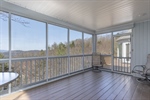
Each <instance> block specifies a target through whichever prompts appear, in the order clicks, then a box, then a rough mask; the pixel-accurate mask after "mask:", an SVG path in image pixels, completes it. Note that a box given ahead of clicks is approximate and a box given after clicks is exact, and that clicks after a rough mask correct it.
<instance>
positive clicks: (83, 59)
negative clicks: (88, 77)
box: [82, 32, 84, 70]
mask: <svg viewBox="0 0 150 100" xmlns="http://www.w3.org/2000/svg"><path fill="white" fill-rule="evenodd" d="M82 54H83V56H82V67H83V70H84V33H83V32H82Z"/></svg>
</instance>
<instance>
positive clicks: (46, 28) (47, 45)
mask: <svg viewBox="0 0 150 100" xmlns="http://www.w3.org/2000/svg"><path fill="white" fill-rule="evenodd" d="M46 81H48V23H46Z"/></svg>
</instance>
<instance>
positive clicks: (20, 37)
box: [0, 13, 91, 51]
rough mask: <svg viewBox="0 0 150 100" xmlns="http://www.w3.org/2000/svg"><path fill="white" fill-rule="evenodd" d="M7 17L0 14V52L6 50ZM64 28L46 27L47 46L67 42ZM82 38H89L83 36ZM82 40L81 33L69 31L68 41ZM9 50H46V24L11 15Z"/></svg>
mask: <svg viewBox="0 0 150 100" xmlns="http://www.w3.org/2000/svg"><path fill="white" fill-rule="evenodd" d="M3 15H6V16H8V14H7V13H3V14H0V50H8V47H9V45H8V41H9V39H8V37H9V36H8V18H7V17H6V16H3ZM67 32H68V30H67V29H66V28H62V27H58V26H54V25H50V24H49V25H48V45H49V46H51V45H52V44H53V43H54V42H55V43H57V44H58V43H60V42H63V43H66V42H67ZM84 38H91V35H89V34H85V35H84ZM76 39H82V33H81V32H78V31H74V30H70V41H72V40H76ZM11 42H12V43H11V49H12V50H23V51H27V50H45V49H46V24H45V23H43V22H39V21H35V20H31V19H28V18H24V17H20V16H16V15H12V20H11Z"/></svg>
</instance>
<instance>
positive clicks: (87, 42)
mask: <svg viewBox="0 0 150 100" xmlns="http://www.w3.org/2000/svg"><path fill="white" fill-rule="evenodd" d="M91 53H92V35H90V34H86V33H84V54H91Z"/></svg>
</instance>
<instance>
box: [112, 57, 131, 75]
mask: <svg viewBox="0 0 150 100" xmlns="http://www.w3.org/2000/svg"><path fill="white" fill-rule="evenodd" d="M113 70H114V71H118V72H123V73H131V57H114V68H113Z"/></svg>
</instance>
